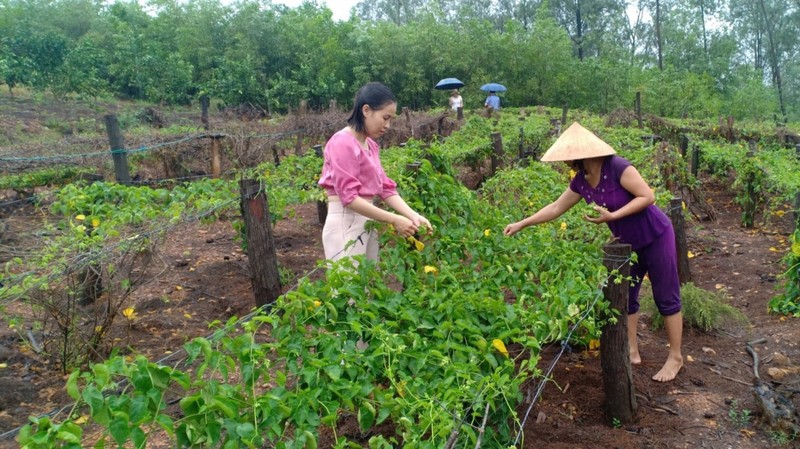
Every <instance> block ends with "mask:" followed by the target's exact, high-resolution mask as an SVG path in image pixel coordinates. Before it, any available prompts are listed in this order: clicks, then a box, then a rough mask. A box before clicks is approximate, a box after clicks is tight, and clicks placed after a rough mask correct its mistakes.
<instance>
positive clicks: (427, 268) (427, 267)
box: [423, 265, 439, 274]
mask: <svg viewBox="0 0 800 449" xmlns="http://www.w3.org/2000/svg"><path fill="white" fill-rule="evenodd" d="M423 270H425V273H433V274H436V273H438V272H439V270H437V269H436V267H434V266H433V265H425V267H424V268H423Z"/></svg>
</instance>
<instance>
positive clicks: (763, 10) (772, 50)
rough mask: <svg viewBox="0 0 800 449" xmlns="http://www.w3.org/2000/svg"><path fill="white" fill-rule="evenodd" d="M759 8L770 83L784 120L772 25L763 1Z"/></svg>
mask: <svg viewBox="0 0 800 449" xmlns="http://www.w3.org/2000/svg"><path fill="white" fill-rule="evenodd" d="M758 4H759V6H761V13H762V14H763V17H764V29H765V30H766V32H767V39H769V65H770V70H772V82H774V83H775V88H776V89H777V90H778V104H779V105H780V108H781V115H783V119H784V120H786V105H784V103H783V83H782V81H781V68H780V64H779V61H778V51H777V49H776V48H775V38H774V36H773V33H772V32H773V29H772V28H773V26H774V25H773V24H772V23H771V20H770V17H768V16H767V8H766V7H765V6H764V0H759V1H758Z"/></svg>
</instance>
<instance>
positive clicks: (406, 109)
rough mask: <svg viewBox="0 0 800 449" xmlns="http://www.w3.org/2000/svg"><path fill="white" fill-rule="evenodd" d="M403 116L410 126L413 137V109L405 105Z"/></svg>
mask: <svg viewBox="0 0 800 449" xmlns="http://www.w3.org/2000/svg"><path fill="white" fill-rule="evenodd" d="M403 117H405V118H406V126H408V130H409V133H411V137H414V126H413V125H412V124H411V111H409V110H408V106H403Z"/></svg>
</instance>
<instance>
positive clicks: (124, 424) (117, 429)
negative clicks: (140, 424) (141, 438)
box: [108, 418, 131, 445]
mask: <svg viewBox="0 0 800 449" xmlns="http://www.w3.org/2000/svg"><path fill="white" fill-rule="evenodd" d="M108 431H109V433H111V437H112V438H114V441H116V442H117V444H119V445H122V444H124V443H125V442H126V441H128V437H129V436H130V434H131V429H130V427H129V426H128V420H127V419H125V418H115V419H114V420H113V421H111V425H110V426H108Z"/></svg>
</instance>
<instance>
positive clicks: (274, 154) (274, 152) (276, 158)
mask: <svg viewBox="0 0 800 449" xmlns="http://www.w3.org/2000/svg"><path fill="white" fill-rule="evenodd" d="M272 159H273V160H274V161H275V166H276V167H277V166H279V165H281V158H280V157H279V156H278V146H277V145H275V144H274V143H273V144H272Z"/></svg>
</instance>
